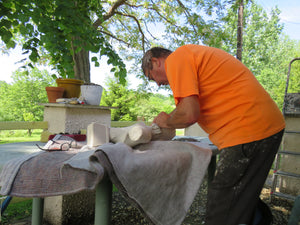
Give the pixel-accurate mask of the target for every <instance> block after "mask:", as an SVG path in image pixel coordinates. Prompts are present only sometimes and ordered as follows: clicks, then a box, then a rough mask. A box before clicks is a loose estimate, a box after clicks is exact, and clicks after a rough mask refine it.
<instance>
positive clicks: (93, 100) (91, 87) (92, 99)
mask: <svg viewBox="0 0 300 225" xmlns="http://www.w3.org/2000/svg"><path fill="white" fill-rule="evenodd" d="M80 91H81V96H82V97H83V99H84V101H85V103H86V104H88V105H100V101H101V96H102V91H103V87H102V86H101V85H98V84H88V85H86V84H83V85H81V86H80Z"/></svg>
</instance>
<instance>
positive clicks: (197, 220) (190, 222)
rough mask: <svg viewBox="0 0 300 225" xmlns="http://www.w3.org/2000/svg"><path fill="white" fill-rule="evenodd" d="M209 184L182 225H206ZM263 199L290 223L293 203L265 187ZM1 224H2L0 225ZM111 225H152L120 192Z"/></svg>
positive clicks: (278, 224)
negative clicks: (271, 192)
mask: <svg viewBox="0 0 300 225" xmlns="http://www.w3.org/2000/svg"><path fill="white" fill-rule="evenodd" d="M206 194H207V183H206V182H203V184H202V185H201V187H200V190H199V193H198V194H197V196H196V197H195V200H194V202H193V204H192V206H191V208H190V210H189V212H188V214H187V216H186V218H185V220H184V221H183V223H182V225H201V224H204V217H205V205H206V201H207V198H206ZM261 199H262V200H263V201H264V202H266V203H267V204H268V205H269V207H270V208H271V211H272V214H273V225H285V224H287V222H288V219H289V216H290V212H291V209H292V206H293V202H291V201H287V200H284V199H281V198H273V200H272V202H271V201H270V188H269V187H267V186H266V187H265V188H264V189H263V191H262V193H261ZM0 224H1V223H0ZM9 224H14V225H30V224H31V218H26V219H23V220H20V221H14V222H11V223H9ZM91 225H92V224H91ZM111 225H150V223H148V222H147V221H146V220H145V219H144V217H143V215H142V214H141V213H140V212H139V211H138V210H137V209H135V208H134V207H132V206H131V205H130V204H129V203H127V202H126V201H125V200H124V198H123V197H122V196H121V195H120V193H119V192H114V193H113V203H112V222H111Z"/></svg>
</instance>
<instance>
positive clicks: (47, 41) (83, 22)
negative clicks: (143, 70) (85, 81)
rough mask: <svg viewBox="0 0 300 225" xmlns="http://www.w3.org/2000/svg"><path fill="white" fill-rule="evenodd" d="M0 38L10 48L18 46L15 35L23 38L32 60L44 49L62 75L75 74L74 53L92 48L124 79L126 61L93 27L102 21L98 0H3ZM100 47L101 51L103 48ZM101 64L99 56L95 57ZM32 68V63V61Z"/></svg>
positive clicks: (35, 60)
mask: <svg viewBox="0 0 300 225" xmlns="http://www.w3.org/2000/svg"><path fill="white" fill-rule="evenodd" d="M0 9H1V10H0V18H1V19H0V37H1V39H2V41H3V42H4V43H5V44H6V46H7V47H8V48H14V47H15V46H16V36H17V35H20V36H21V37H22V39H23V40H22V43H23V44H22V45H23V46H22V48H23V50H24V53H25V54H29V60H30V61H31V62H33V63H35V62H37V61H38V60H39V58H40V54H41V50H42V51H44V52H46V54H47V55H48V56H50V64H51V65H52V66H53V67H54V68H55V69H56V70H57V71H59V74H60V76H61V77H74V63H75V62H76V60H75V58H76V57H74V56H75V54H76V53H79V52H80V51H88V52H89V51H91V52H95V53H100V55H99V58H100V57H101V56H102V55H106V56H108V58H109V61H108V63H109V64H112V65H113V66H114V67H115V68H116V69H117V70H118V71H117V72H116V76H118V77H120V80H121V81H122V82H124V80H125V76H126V69H125V64H124V63H123V62H122V60H121V58H120V57H119V56H118V54H116V53H115V51H114V50H113V48H112V46H111V45H110V44H109V43H108V42H107V41H106V40H105V38H104V37H103V35H102V34H101V33H99V32H98V31H97V29H96V28H95V27H94V26H93V22H94V18H95V17H98V19H100V20H101V18H102V14H103V9H102V6H101V4H100V1H97V0H88V1H87V0H78V1H73V0H58V1H44V0H22V1H19V0H4V1H2V2H0ZM100 50H101V51H100ZM94 62H95V65H96V66H97V65H99V62H98V58H97V57H96V58H95V59H94ZM29 66H30V67H33V65H32V63H29Z"/></svg>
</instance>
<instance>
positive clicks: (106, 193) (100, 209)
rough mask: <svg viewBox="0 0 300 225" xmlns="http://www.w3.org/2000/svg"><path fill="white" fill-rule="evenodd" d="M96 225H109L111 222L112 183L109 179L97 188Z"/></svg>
mask: <svg viewBox="0 0 300 225" xmlns="http://www.w3.org/2000/svg"><path fill="white" fill-rule="evenodd" d="M95 204H96V205H95V225H109V224H110V220H111V205H112V183H111V181H110V180H109V178H108V177H104V178H103V180H102V181H101V182H100V183H99V184H98V185H97V187H96V199H95Z"/></svg>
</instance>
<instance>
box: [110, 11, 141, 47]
mask: <svg viewBox="0 0 300 225" xmlns="http://www.w3.org/2000/svg"><path fill="white" fill-rule="evenodd" d="M115 14H118V15H121V16H126V17H129V18H132V19H134V21H135V22H136V23H137V26H138V28H139V32H140V33H141V34H142V47H143V52H145V46H144V45H145V34H144V32H143V30H142V27H141V24H140V22H139V20H138V19H137V18H136V17H135V16H133V15H129V14H124V13H121V12H115Z"/></svg>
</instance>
